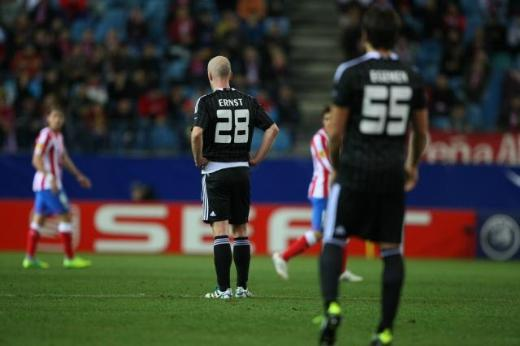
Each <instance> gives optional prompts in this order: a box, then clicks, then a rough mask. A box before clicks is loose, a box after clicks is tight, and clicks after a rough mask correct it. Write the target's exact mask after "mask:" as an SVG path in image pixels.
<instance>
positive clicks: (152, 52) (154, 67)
mask: <svg viewBox="0 0 520 346" xmlns="http://www.w3.org/2000/svg"><path fill="white" fill-rule="evenodd" d="M139 66H140V68H142V69H143V70H144V71H145V73H146V75H147V78H148V80H149V82H150V83H151V84H158V83H159V80H160V76H161V60H160V58H159V53H158V51H157V48H156V47H155V45H154V44H152V43H150V42H148V43H146V44H145V45H144V48H143V55H142V57H141V59H140V61H139Z"/></svg>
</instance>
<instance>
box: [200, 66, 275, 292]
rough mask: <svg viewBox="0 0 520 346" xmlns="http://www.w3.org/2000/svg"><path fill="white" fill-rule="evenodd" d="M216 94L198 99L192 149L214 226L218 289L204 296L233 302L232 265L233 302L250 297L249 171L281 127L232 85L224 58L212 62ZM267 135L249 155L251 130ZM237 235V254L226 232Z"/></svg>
mask: <svg viewBox="0 0 520 346" xmlns="http://www.w3.org/2000/svg"><path fill="white" fill-rule="evenodd" d="M208 79H209V82H210V84H211V89H212V90H213V92H212V93H211V94H208V95H204V96H202V97H201V98H199V100H198V101H197V104H196V106H195V115H194V119H193V120H194V122H193V129H192V132H191V149H192V153H193V159H194V160H195V165H196V166H197V167H198V168H200V169H201V170H202V209H203V210H202V213H203V215H202V218H203V220H204V222H206V223H209V224H211V228H212V231H213V237H214V242H213V255H214V263H215V271H216V273H217V287H216V288H215V290H214V291H213V292H210V293H207V294H206V295H205V297H206V298H215V299H229V298H231V297H232V296H233V293H232V290H231V284H230V269H231V262H232V261H233V260H234V262H235V267H236V270H237V287H236V290H235V294H234V296H235V298H247V297H250V296H251V295H252V294H251V292H250V291H249V289H248V287H247V281H248V277H249V263H250V261H251V247H250V244H249V240H248V237H247V228H246V225H247V222H248V217H249V204H250V191H249V189H250V187H249V167H250V166H255V165H257V164H259V163H260V162H261V161H262V160H263V159H264V158H265V157H266V155H267V153H268V152H269V149H270V148H271V145H272V144H273V142H274V140H275V138H276V136H277V134H278V127H277V126H276V124H275V123H274V122H273V121H272V120H271V118H270V117H269V116H268V115H267V114H266V112H265V111H264V110H263V109H262V107H261V106H260V105H259V104H258V102H257V101H256V100H255V99H254V98H253V97H251V96H249V95H246V94H244V93H241V92H240V91H238V90H235V89H233V88H231V87H230V86H229V81H230V79H231V64H230V62H229V60H228V59H227V58H225V57H223V56H216V57H214V58H213V59H211V60H210V61H209V63H208ZM255 127H256V128H260V129H261V130H263V131H264V136H263V140H262V143H261V145H260V148H259V149H258V151H257V153H256V155H254V156H252V157H250V154H249V151H250V149H251V140H252V138H253V131H254V129H255ZM229 225H231V230H232V232H233V236H234V244H233V253H232V252H231V245H230V241H229V237H228V229H229Z"/></svg>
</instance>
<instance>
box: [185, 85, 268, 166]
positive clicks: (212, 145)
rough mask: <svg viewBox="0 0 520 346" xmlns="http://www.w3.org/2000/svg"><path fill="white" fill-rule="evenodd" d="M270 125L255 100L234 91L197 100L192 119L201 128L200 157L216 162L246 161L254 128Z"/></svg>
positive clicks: (225, 90) (217, 91)
mask: <svg viewBox="0 0 520 346" xmlns="http://www.w3.org/2000/svg"><path fill="white" fill-rule="evenodd" d="M272 124H273V120H271V118H270V117H269V116H268V115H267V113H266V112H265V111H264V109H263V108H262V107H261V106H260V104H259V103H258V101H257V100H256V99H255V98H253V97H251V96H249V95H247V94H244V93H242V92H240V91H238V90H236V89H233V88H230V89H217V90H215V91H214V92H212V93H211V94H208V95H204V96H202V97H201V98H199V100H198V101H197V104H196V106H195V115H194V118H193V125H194V126H199V127H201V128H202V129H204V131H203V148H202V155H203V156H204V157H205V158H207V159H208V160H210V161H217V162H242V161H246V162H247V161H249V151H250V149H251V141H252V139H253V132H254V129H255V127H256V128H260V129H262V130H264V131H265V130H266V129H268V128H269V127H270V126H271V125H272Z"/></svg>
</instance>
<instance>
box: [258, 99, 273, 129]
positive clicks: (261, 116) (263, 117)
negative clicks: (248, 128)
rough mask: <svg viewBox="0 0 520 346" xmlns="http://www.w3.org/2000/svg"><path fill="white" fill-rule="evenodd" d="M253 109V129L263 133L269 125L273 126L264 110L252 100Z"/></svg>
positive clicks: (271, 120)
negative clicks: (255, 128)
mask: <svg viewBox="0 0 520 346" xmlns="http://www.w3.org/2000/svg"><path fill="white" fill-rule="evenodd" d="M253 108H254V112H255V119H254V125H255V127H258V128H259V129H261V130H263V131H265V130H267V129H268V128H269V127H271V125H273V124H274V121H273V119H271V117H269V115H268V114H267V113H266V111H265V110H264V108H263V107H262V106H260V104H259V103H258V101H257V100H255V99H253Z"/></svg>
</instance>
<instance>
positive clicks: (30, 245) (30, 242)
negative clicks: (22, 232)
mask: <svg viewBox="0 0 520 346" xmlns="http://www.w3.org/2000/svg"><path fill="white" fill-rule="evenodd" d="M38 240H40V233H38V231H36V230H34V229H32V228H31V229H29V234H28V235H27V257H29V258H34V255H35V254H36V247H38Z"/></svg>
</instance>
